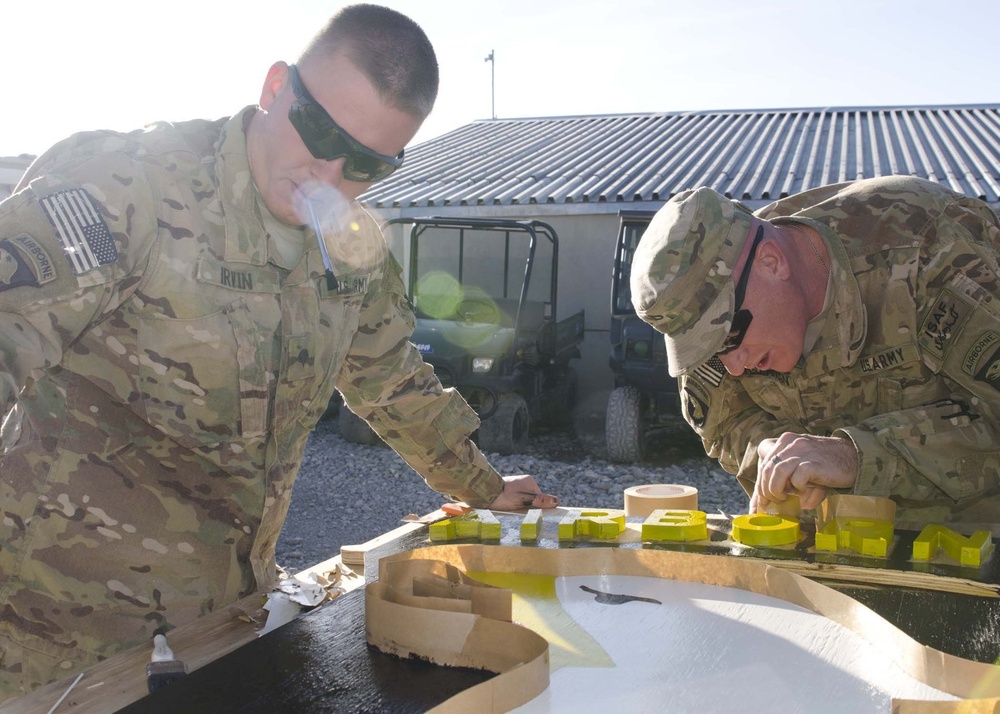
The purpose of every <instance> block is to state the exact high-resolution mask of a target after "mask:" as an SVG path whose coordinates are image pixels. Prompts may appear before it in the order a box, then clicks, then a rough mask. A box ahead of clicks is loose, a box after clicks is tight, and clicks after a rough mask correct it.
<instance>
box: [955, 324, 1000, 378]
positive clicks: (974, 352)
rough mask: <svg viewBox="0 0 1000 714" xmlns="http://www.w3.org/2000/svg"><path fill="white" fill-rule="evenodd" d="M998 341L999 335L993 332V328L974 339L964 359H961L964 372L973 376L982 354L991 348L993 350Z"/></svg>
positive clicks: (999, 339)
mask: <svg viewBox="0 0 1000 714" xmlns="http://www.w3.org/2000/svg"><path fill="white" fill-rule="evenodd" d="M998 343H1000V335H998V334H997V333H995V332H994V331H993V330H987V331H986V332H984V333H983V334H982V336H981V337H980V338H979V339H978V340H976V341H975V343H973V345H972V349H970V350H969V351H968V352H967V353H966V355H965V359H963V360H962V371H963V372H965V373H966V374H969V375H972V376H975V375H976V368H977V367H978V366H979V360H980V359H982V357H983V355H985V354H986V353H987V352H989V351H991V350H995V349H996V346H997V344H998Z"/></svg>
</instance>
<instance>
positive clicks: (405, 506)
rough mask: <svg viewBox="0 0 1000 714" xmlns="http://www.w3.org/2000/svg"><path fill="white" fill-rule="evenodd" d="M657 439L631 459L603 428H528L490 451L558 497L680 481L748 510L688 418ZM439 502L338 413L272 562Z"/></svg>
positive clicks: (306, 562)
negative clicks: (348, 432) (341, 422)
mask: <svg viewBox="0 0 1000 714" xmlns="http://www.w3.org/2000/svg"><path fill="white" fill-rule="evenodd" d="M656 442H657V444H660V445H661V446H660V447H659V448H658V449H657V450H656V451H655V452H654V453H652V454H650V455H649V458H647V459H646V461H645V462H644V463H642V464H636V465H623V464H615V463H611V462H609V461H608V460H607V455H606V451H605V448H604V434H603V433H601V432H599V431H597V430H595V429H590V430H587V429H581V428H577V429H576V430H567V431H564V432H547V433H541V434H533V435H532V439H531V442H530V444H529V447H528V450H527V451H526V452H525V453H523V454H518V455H516V456H500V455H499V454H487V456H488V457H489V460H490V462H491V463H492V464H493V465H494V466H495V467H496V468H497V469H498V470H499V471H500V473H502V474H505V475H508V474H518V473H528V474H532V475H533V476H535V478H536V479H538V482H539V484H540V485H541V487H542V489H544V490H545V491H547V492H549V493H554V494H556V495H557V496H559V498H560V500H561V503H562V505H563V506H585V507H590V508H601V507H603V508H624V492H625V489H626V488H628V487H629V486H638V485H641V484H645V483H680V484H689V485H691V486H695V487H696V488H697V489H698V506H699V508H701V510H703V511H706V512H709V513H712V512H715V511H716V510H717V509H720V508H721V509H722V510H724V511H726V512H727V513H742V512H745V511H746V506H747V497H746V494H744V493H743V489H742V488H740V486H739V484H738V483H737V482H736V479H735V478H734V477H733V476H731V475H730V474H727V473H726V472H725V471H723V470H722V469H721V468H720V467H719V465H718V463H716V462H715V461H714V460H712V459H709V458H708V457H706V456H705V454H704V451H702V448H701V443H700V442H699V441H698V439H697V438H696V437H695V436H694V433H693V432H692V431H691V429H690V428H689V427H688V426H687V424H685V423H684V422H683V421H681V420H678V423H677V424H676V425H675V426H670V427H669V428H668V429H667V430H666V432H665V433H664V434H662V435H661V436H660V437H659V438H657V440H656ZM442 503H444V498H443V497H442V496H441V495H439V494H437V493H435V492H434V491H432V490H430V489H429V488H428V487H427V485H426V484H425V483H424V481H423V480H422V479H421V478H420V477H419V476H417V474H416V473H414V472H413V470H412V469H410V467H409V466H407V465H406V463H405V462H404V461H403V460H402V459H401V458H399V456H397V455H396V452H394V451H393V450H392V449H390V448H389V447H387V446H385V445H384V444H381V443H380V444H378V445H376V446H362V445H358V444H351V443H348V442H346V441H344V440H343V439H342V438H341V437H340V431H339V428H338V426H337V420H336V419H335V418H332V419H325V420H323V421H321V422H320V424H319V426H318V427H317V429H316V431H315V432H314V433H313V435H312V436H311V437H310V439H309V444H308V446H307V447H306V452H305V456H304V458H303V460H302V469H301V471H300V472H299V476H298V479H297V481H296V483H295V489H294V491H293V492H292V503H291V507H290V508H289V513H288V518H287V519H286V521H285V526H284V529H283V530H282V532H281V537H280V538H279V539H278V545H277V560H278V563H279V564H281V565H282V566H283V567H284V568H285V569H286V570H287V571H289V572H290V573H294V572H297V571H299V570H302V569H304V568H307V567H309V566H311V565H313V564H315V563H318V562H320V561H323V560H326V559H327V558H330V557H332V556H333V555H336V554H337V553H338V552H339V550H340V546H342V545H349V544H353V543H363V542H365V541H367V540H371V539H372V538H375V537H376V536H378V535H381V534H382V533H385V532H387V531H390V530H392V529H393V528H395V527H397V526H398V525H399V524H400V519H401V518H402V517H403V516H405V515H407V514H409V513H416V514H418V515H423V514H425V513H429V512H431V511H434V510H436V509H437V508H439V507H440V506H441V504H442Z"/></svg>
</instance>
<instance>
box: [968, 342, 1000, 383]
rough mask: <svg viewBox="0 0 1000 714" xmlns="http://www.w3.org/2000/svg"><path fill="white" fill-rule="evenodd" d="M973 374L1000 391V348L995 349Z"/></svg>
mask: <svg viewBox="0 0 1000 714" xmlns="http://www.w3.org/2000/svg"><path fill="white" fill-rule="evenodd" d="M963 366H964V365H963ZM973 376H974V377H975V378H976V379H977V380H979V381H980V382H986V383H987V384H988V385H990V386H991V387H993V388H994V389H996V390H998V391H1000V349H996V350H993V354H991V355H990V356H989V358H987V359H984V360H982V361H981V364H979V368H978V369H977V370H976V373H975V374H974V375H973Z"/></svg>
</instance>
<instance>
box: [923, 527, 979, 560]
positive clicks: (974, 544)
mask: <svg viewBox="0 0 1000 714" xmlns="http://www.w3.org/2000/svg"><path fill="white" fill-rule="evenodd" d="M939 548H940V549H942V550H944V552H946V553H947V554H948V555H950V556H951V557H952V558H953V559H954V560H957V561H958V562H959V563H961V564H962V565H966V566H969V567H973V568H978V567H979V566H980V565H982V564H983V561H985V560H987V559H988V558H989V556H990V553H991V552H992V551H993V539H992V537H991V535H990V532H989V531H975V532H974V533H973V534H972V535H971V536H964V535H962V534H961V533H956V532H955V531H953V530H951V529H950V528H946V527H944V526H936V525H928V526H924V529H923V530H922V531H920V535H918V536H917V537H916V539H915V540H914V541H913V559H914V560H930V559H931V558H932V557H933V556H934V554H935V553H937V551H938V549H939Z"/></svg>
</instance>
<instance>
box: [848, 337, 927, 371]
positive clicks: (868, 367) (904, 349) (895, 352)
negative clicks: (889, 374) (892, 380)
mask: <svg viewBox="0 0 1000 714" xmlns="http://www.w3.org/2000/svg"><path fill="white" fill-rule="evenodd" d="M919 359H920V354H919V353H918V352H917V348H916V347H915V346H913V345H912V344H905V345H902V346H900V347H891V348H889V349H887V350H882V351H881V352H878V353H876V354H872V355H864V356H863V357H861V358H860V359H859V360H858V364H859V365H860V366H861V371H862V372H864V373H865V374H870V373H871V372H881V371H882V370H885V369H892V368H893V367H898V366H900V365H903V364H906V363H908V362H916V361H918V360H919Z"/></svg>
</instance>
